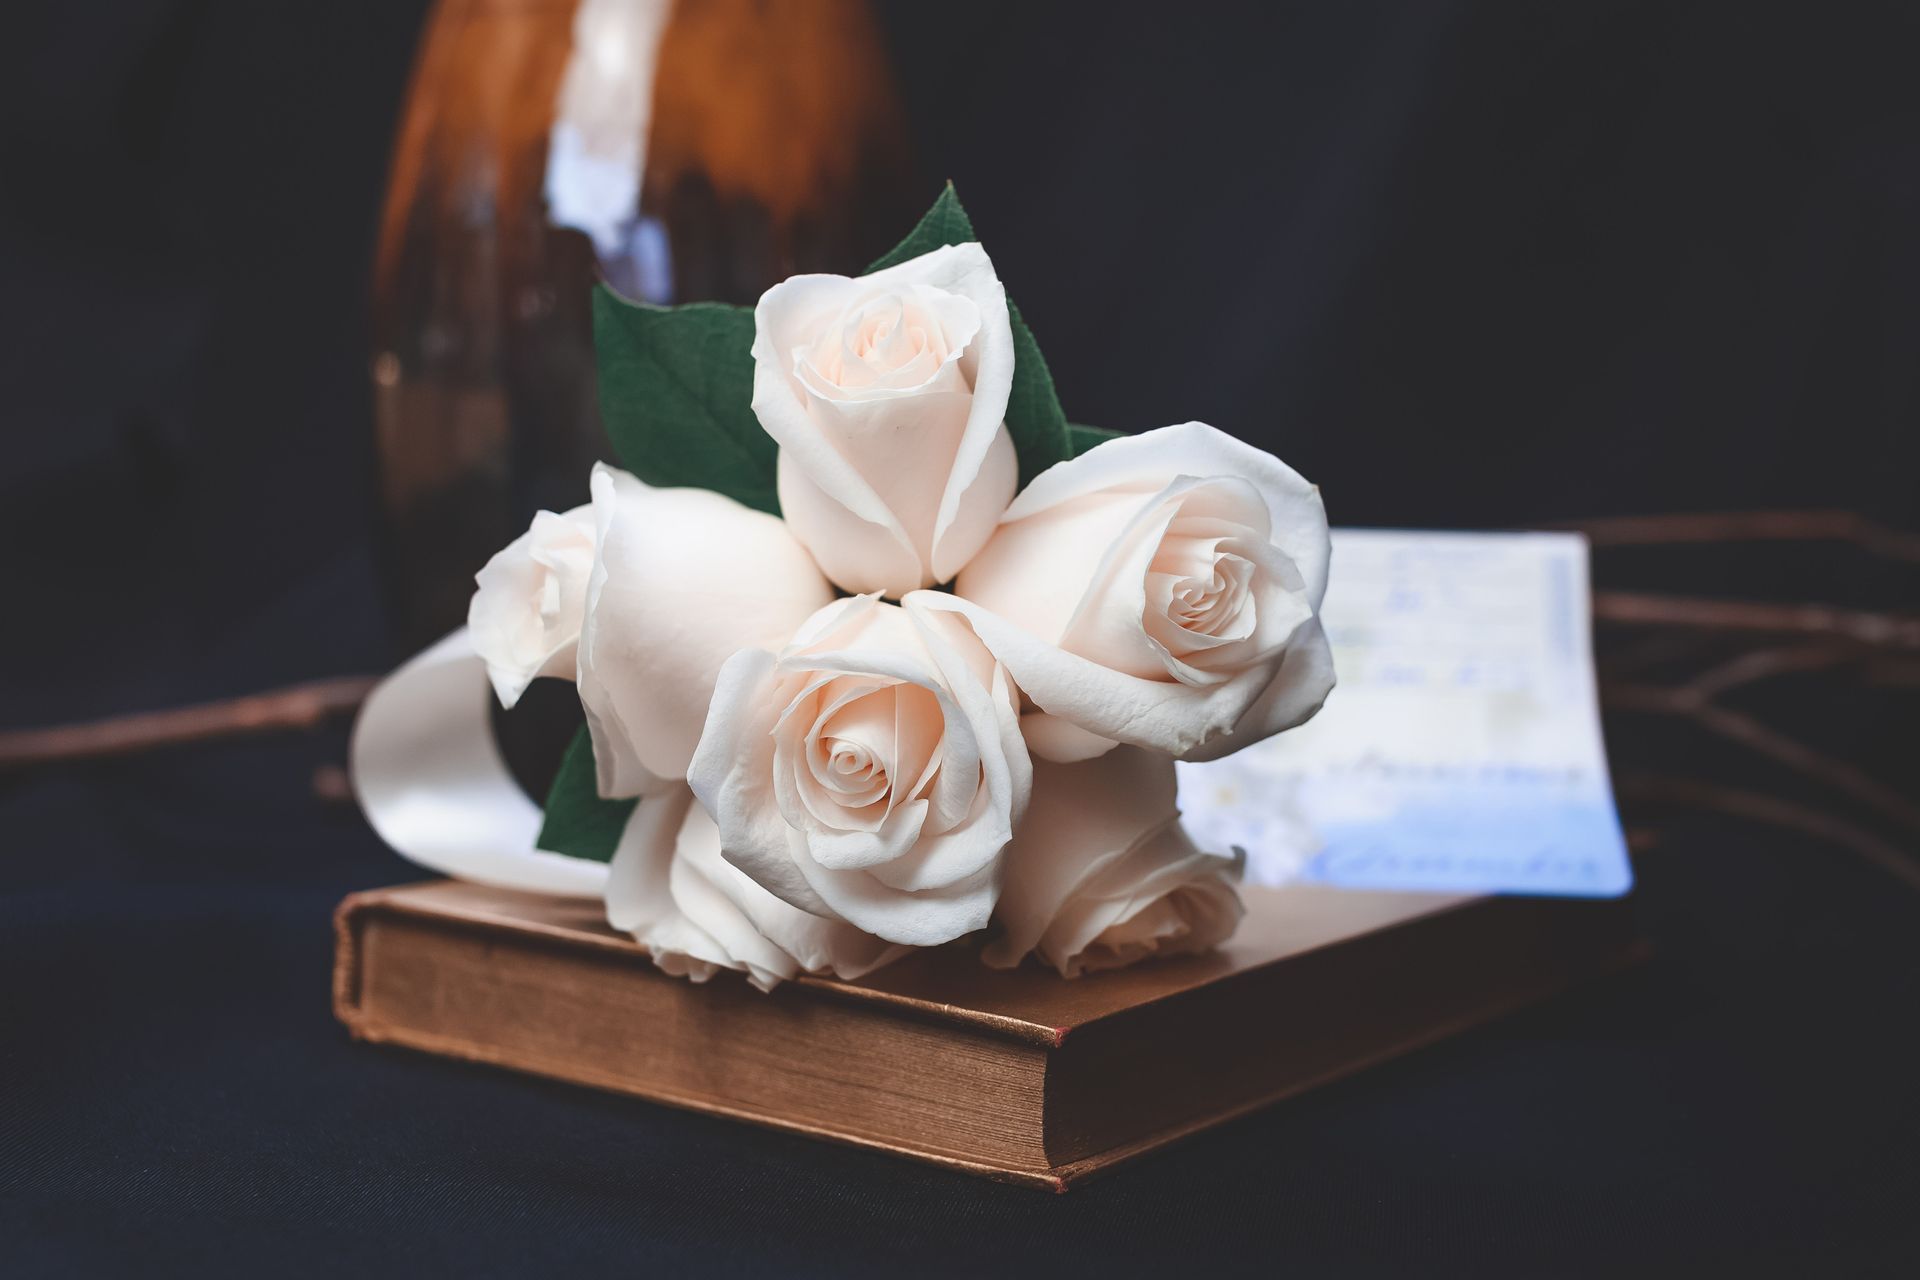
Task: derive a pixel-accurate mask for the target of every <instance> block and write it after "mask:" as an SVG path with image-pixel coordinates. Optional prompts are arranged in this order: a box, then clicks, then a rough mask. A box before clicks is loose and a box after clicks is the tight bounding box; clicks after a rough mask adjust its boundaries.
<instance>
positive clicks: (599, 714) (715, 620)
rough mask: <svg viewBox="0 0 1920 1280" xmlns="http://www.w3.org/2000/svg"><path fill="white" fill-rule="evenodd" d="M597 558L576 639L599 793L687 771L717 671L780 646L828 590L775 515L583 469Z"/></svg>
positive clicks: (632, 788) (606, 470)
mask: <svg viewBox="0 0 1920 1280" xmlns="http://www.w3.org/2000/svg"><path fill="white" fill-rule="evenodd" d="M593 495H594V511H595V515H596V519H597V522H598V528H599V553H598V555H597V556H596V557H595V560H594V566H593V574H592V577H591V578H590V579H589V582H588V587H587V617H586V625H585V627H584V628H583V630H582V632H581V640H580V701H581V704H582V705H583V706H584V707H585V708H586V711H587V721H588V727H589V730H590V731H591V732H592V735H593V747H594V759H595V762H596V764H597V765H598V767H599V784H600V791H601V794H602V795H606V796H627V795H638V794H642V793H644V792H645V791H648V790H652V789H655V788H656V787H657V785H658V782H657V780H658V779H678V778H681V777H684V776H685V774H686V769H687V761H688V760H689V759H690V758H691V756H692V755H693V750H694V745H695V744H696V743H697V742H698V741H699V738H700V733H701V728H702V726H703V725H704V724H705V722H706V713H707V701H708V698H709V696H710V694H711V693H712V690H713V687H714V681H715V679H716V678H717V676H718V673H719V671H720V666H721V664H722V663H723V662H725V661H726V660H727V658H728V657H729V656H730V655H731V654H733V653H734V652H735V651H737V650H740V649H744V648H753V647H770V646H772V645H776V644H780V643H782V642H783V641H785V640H786V638H787V637H788V636H790V635H791V634H792V633H793V630H794V628H795V627H797V626H798V625H799V624H800V623H801V622H802V621H803V620H805V619H806V618H807V617H808V616H809V615H811V614H812V613H813V612H814V611H815V610H817V609H819V608H820V607H821V606H822V605H824V604H826V603H828V602H829V601H830V600H831V599H832V597H833V591H832V588H831V587H830V586H829V585H828V584H827V581H826V579H825V578H823V577H822V576H821V575H820V571H819V570H818V569H816V568H815V567H814V565H813V562H812V560H811V559H810V558H809V557H808V556H807V553H806V550H805V549H804V548H803V547H801V546H800V544H799V543H798V542H796V541H795V540H794V539H793V537H792V535H791V534H790V533H789V532H788V531H787V529H786V526H785V525H783V524H782V523H781V522H780V521H779V520H778V519H776V518H774V517H773V516H769V515H765V514H763V513H761V512H757V511H753V510H750V509H748V508H746V507H743V506H741V505H740V504H739V503H737V502H734V501H733V500H732V499H730V498H726V497H723V496H721V495H720V494H717V493H712V492H709V491H708V490H705V489H655V488H652V487H651V486H649V485H646V484H643V483H641V482H640V481H639V480H637V479H635V478H634V477H633V476H630V475H628V474H626V473H625V472H622V471H615V470H613V469H612V468H610V467H606V466H600V467H596V468H595V469H594V474H593Z"/></svg>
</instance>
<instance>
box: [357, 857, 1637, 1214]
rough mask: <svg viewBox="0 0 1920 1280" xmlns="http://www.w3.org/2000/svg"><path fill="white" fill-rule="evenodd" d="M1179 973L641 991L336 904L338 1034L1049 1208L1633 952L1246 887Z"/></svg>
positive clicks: (1554, 928)
mask: <svg viewBox="0 0 1920 1280" xmlns="http://www.w3.org/2000/svg"><path fill="white" fill-rule="evenodd" d="M1246 905H1247V917H1246V919H1245V921H1244V922H1243V923H1242V925H1241V927H1240V929H1239V931H1238V932H1237V933H1235V934H1234V936H1233V938H1232V939H1231V941H1229V942H1228V943H1226V944H1225V945H1223V946H1222V947H1220V948H1219V949H1218V950H1217V951H1214V952H1211V953H1209V954H1206V955H1199V956H1188V957H1183V958H1178V959H1168V960H1162V961H1157V962H1151V961H1150V962H1147V963H1142V964H1138V965H1135V966H1132V967H1130V968H1125V969H1120V970H1115V971H1112V972H1104V973H1095V974H1091V975H1088V976H1085V977H1083V978H1080V979H1078V980H1075V981H1070V982H1069V981H1062V980H1061V979H1060V978H1059V977H1058V976H1057V975H1056V974H1054V973H1053V972H1052V971H1050V970H1044V969H1041V968H1038V967H1036V966H1033V965H1031V964H1029V965H1027V966H1024V967H1022V968H1020V969H1016V970H1011V971H1007V970H996V969H991V968H988V967H986V966H984V965H982V964H981V963H980V961H979V958H978V957H977V956H976V955H974V954H972V951H973V949H974V947H973V945H972V944H969V943H956V944H951V945H949V946H946V947H940V948H933V949H927V950H920V951H914V952H912V953H910V954H908V955H907V956H905V957H904V958H902V959H900V960H899V961H897V962H895V963H893V964H891V965H888V966H886V967H885V968H882V969H880V970H879V971H877V972H875V973H872V974H870V975H868V976H867V977H865V978H863V979H860V980H859V981H856V982H842V981H836V980H833V979H828V978H819V977H808V976H802V977H800V978H798V979H797V980H795V981H792V982H789V983H786V984H784V985H782V986H781V987H780V988H778V989H777V990H775V991H774V992H772V993H771V994H763V993H761V992H759V991H755V990H753V989H752V988H751V987H749V986H748V985H747V983H746V982H745V981H744V980H743V979H742V978H741V976H740V975H738V974H735V973H721V974H718V975H716V976H715V977H714V978H713V979H712V980H710V981H708V982H706V983H702V984H693V983H689V982H686V981H684V980H681V979H678V978H673V977H669V976H667V975H666V974H663V973H661V972H660V971H659V970H657V969H655V968H654V967H653V965H652V964H651V962H650V961H649V960H648V957H647V953H646V952H645V950H644V949H642V948H641V947H639V946H637V945H636V944H635V943H634V942H633V941H632V940H631V939H629V938H627V937H625V936H623V935H621V934H618V933H616V932H614V931H613V930H612V929H610V928H608V927H607V925H606V924H605V922H604V908H603V906H602V905H601V904H600V903H599V902H596V901H590V900H583V899H578V900H570V899H563V898H554V897H545V896H538V895H532V894H520V893H514V892H510V891H506V890H499V889H491V888H486V887H482V886H479V885H475V884H469V883H462V882H458V881H436V882H431V883H426V884H417V885H408V886H402V887H398V888H391V889H381V890H375V891H372V892H368V893H360V894H355V895H353V896H351V897H349V898H348V899H346V901H344V902H343V903H342V904H341V905H340V909H339V912H338V916H337V926H338V948H339V949H338V953H337V959H336V967H335V972H334V1002H335V1009H336V1012H337V1013H338V1015H339V1017H340V1019H341V1020H342V1021H343V1022H344V1023H345V1024H346V1025H347V1027H348V1029H349V1030H350V1031H351V1032H352V1034H353V1035H354V1036H355V1037H356V1038H358V1039H361V1040H367V1041H371V1042H374V1043H386V1044H396V1045H402V1046H406V1047H409V1048H413V1049H421V1050H426V1051H428V1052H431V1053H440V1054H446V1055H448V1056H451V1057H456V1058H463V1059H467V1060H470V1061H476V1062H486V1063H493V1064H496V1065H499V1066H504V1067H510V1068H513V1069H516V1070H520V1071H527V1072H532V1073H534V1074H538V1075H542V1076H548V1077H552V1078H555V1079H560V1080H567V1081H572V1082H575V1083H579V1084H585V1085H591V1086H594V1087H597V1088H603V1089H611V1090H615V1091H618V1092H622V1093H628V1094H634V1095H637V1096H639V1097H643V1098H648V1099H651V1100H653V1101H656V1102H664V1103H668V1104H671V1105H675V1106H682V1107H689V1108H693V1109H696V1110H700V1111H706V1112H712V1113H715V1114H719V1115H725V1116H731V1117H735V1118H737V1119H742V1120H750V1121H753V1122H756V1123H760V1124H766V1125H773V1126H777V1127H780V1128H784V1129H789V1130H795V1131H799V1132H803V1133H808V1134H813V1135H816V1136H819V1137H825V1138H832V1139H836V1140H839V1141H842V1142H848V1143H853V1144H857V1145H860V1146H865V1147H870V1148H877V1149H880V1150H885V1151H890V1152H894V1153H897V1154H900V1155H905V1156H911V1157H914V1158H917V1159H921V1160H926V1161H931V1162H934V1163H937V1164H942V1165H946V1166H948V1167H951V1168H954V1169H960V1170H965V1171H967V1172H971V1173H976V1174H982V1175H985V1176H988V1177H992V1178H997V1179H1001V1180H1003V1181H1008V1182H1015V1183H1021V1184H1025V1185H1030V1186H1035V1187H1042V1188H1046V1189H1049V1190H1054V1191H1065V1190H1066V1189H1068V1188H1069V1187H1071V1186H1073V1185H1075V1184H1076V1183H1078V1182H1079V1181H1081V1180H1083V1179H1085V1178H1086V1177H1088V1176H1090V1175H1092V1174H1094V1173H1097V1172H1101V1171H1104V1170H1107V1169H1110V1168H1112V1167H1114V1166H1115V1165H1118V1164H1120V1163H1122V1162H1124V1161H1126V1160H1129V1159H1131V1158H1133V1157H1136V1156H1139V1155H1142V1154H1144V1153H1146V1152H1149V1151H1152V1150H1154V1149H1156V1148H1158V1147H1161V1146H1163V1145H1165V1144H1167V1143H1169V1142H1172V1141H1174V1140H1176V1139H1178V1138H1180V1137H1183V1136H1185V1135H1187V1134H1190V1133H1193V1132H1195V1131H1197V1130H1200V1129H1203V1128H1206V1127H1208V1126H1210V1125H1213V1124H1217V1123H1219V1122H1221V1121H1223V1120H1227V1119H1230V1118H1231V1117H1233V1116H1236V1115H1240V1114H1243V1113H1245V1112H1247V1111H1250V1110H1252V1109H1254V1108H1257V1107H1261V1106H1265V1105H1267V1104H1269V1103H1272V1102H1274V1101H1276V1100H1278V1099H1281V1098H1284V1097H1286V1096H1287V1095H1289V1094H1293V1093H1297V1092H1299V1091H1301V1090H1303V1089H1307V1088H1310V1087H1312V1086H1313V1085H1315V1084H1319V1083H1321V1082H1324V1081H1327V1080H1331V1079H1333V1078H1335V1077H1338V1076H1342V1075H1346V1074H1348V1073H1350V1072H1353V1071H1356V1070H1358V1069H1360V1068H1363V1067H1365V1066H1367V1065H1369V1064H1372V1063H1375V1062H1379V1061H1381V1060H1383V1059H1386V1058H1390V1057H1393V1056H1394V1055H1397V1054H1400V1053H1404V1052H1406V1051H1408V1050H1410V1049H1414V1048H1416V1047H1418V1046H1420V1045H1422V1044H1425V1043H1428V1042H1430V1041H1433V1040H1435V1039H1438V1038H1440V1037H1442V1036H1445V1035H1448V1034H1450V1033H1452V1032H1455V1031H1458V1030H1461V1029H1463V1028H1466V1027H1470V1026H1473V1025H1475V1024H1477V1023H1481V1022H1484V1021H1486V1020H1488V1019H1491V1018H1493V1017H1496V1016H1498V1015H1500V1014H1502V1013H1504V1012H1507V1011H1509V1010H1512V1009H1514V1008H1516V1007H1518V1006H1521V1005H1524V1004H1526V1003H1529V1002H1531V1001H1535V1000H1538V999H1540V998H1542V997H1544V996H1547V995H1549V994H1551V993H1553V992H1555V991H1557V990H1559V989H1561V988H1563V987H1564V986H1566V985H1567V984H1568V983H1571V982H1574V981H1576V980H1579V979H1581V978H1583V977H1586V976H1589V975H1594V974H1597V973H1602V972H1606V971H1608V970H1611V969H1614V968H1617V967H1619V966H1621V965H1623V964H1625V963H1626V962H1628V961H1630V960H1631V959H1633V958H1634V957H1635V956H1636V955H1638V954H1639V946H1640V944H1639V943H1638V942H1637V941H1636V938H1635V934H1634V932H1633V929H1632V925H1631V916H1630V914H1629V912H1628V909H1627V908H1626V906H1625V904H1623V903H1619V902H1600V901H1578V900H1565V899H1556V900H1549V899H1531V898H1502V897H1468V898H1462V897H1453V896H1442V895H1436V894H1414V893H1375V892H1351V891H1343V890H1339V889H1333V888H1328V887H1325V886H1320V885H1297V886H1292V887H1288V888H1282V889H1267V888H1249V889H1247V890H1246Z"/></svg>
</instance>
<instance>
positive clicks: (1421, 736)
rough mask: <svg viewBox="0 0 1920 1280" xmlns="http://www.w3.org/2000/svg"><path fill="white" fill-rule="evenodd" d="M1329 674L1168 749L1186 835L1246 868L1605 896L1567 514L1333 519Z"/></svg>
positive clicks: (1607, 801)
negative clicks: (1256, 740)
mask: <svg viewBox="0 0 1920 1280" xmlns="http://www.w3.org/2000/svg"><path fill="white" fill-rule="evenodd" d="M1330 583H1331V585H1330V586H1329V588H1328V591H1327V598H1326V602H1325V604H1324V606H1323V608H1322V611H1321V614H1322V619H1323V621H1324V623H1325V625H1326V628H1327V634H1328V637H1329V639H1330V640H1331V641H1332V644H1333V654H1334V666H1335V670H1336V671H1337V673H1338V676H1339V685H1338V687H1336V688H1335V689H1334V691H1333V694H1332V696H1331V697H1329V698H1328V699H1327V705H1326V706H1325V708H1323V709H1322V710H1321V712H1320V714H1319V715H1318V716H1316V717H1315V718H1314V719H1313V720H1311V721H1309V722H1308V723H1307V724H1305V725H1303V726H1301V727H1300V728H1298V729H1295V730H1292V731H1291V732H1288V733H1283V734H1280V735H1279V736H1277V737H1274V738H1270V739H1268V740H1267V741H1265V742H1263V743H1260V744H1258V745H1257V746H1253V747H1249V748H1247V749H1246V750H1245V751H1241V752H1239V753H1238V754H1236V755H1232V756H1229V757H1227V758H1226V759H1224V760H1217V761H1213V762H1211V763H1207V764H1182V765H1180V766H1179V769H1180V806H1181V809H1182V810H1183V811H1184V814H1185V821H1186V824H1187V827H1188V829H1189V830H1190V831H1191V832H1192V833H1193V835H1194V837H1195V839H1197V840H1198V841H1199V842H1200V843H1201V845H1202V846H1203V847H1206V848H1213V849H1222V850H1224V849H1226V848H1228V847H1238V848H1241V849H1244V850H1245V851H1246V854H1247V879H1248V881H1249V882H1251V883H1255V884H1283V883H1287V882H1291V881H1301V880H1304V881H1312V882H1317V883H1321V884H1331V885H1339V886H1345V887H1349V888H1356V889H1399V890H1432V891H1436V892H1446V893H1521V894H1550V895H1567V896H1578V897H1612V896H1616V895H1619V894H1622V893H1625V892H1626V891H1627V889H1628V888H1629V887H1630V886H1631V885H1632V883H1633V875H1632V871H1631V869H1630V867H1629V865H1628V861H1627V849H1626V841H1625V839H1624V838H1623V837H1622V835H1621V831H1620V819H1619V816H1618V814H1617V813H1616V812H1615V811H1614V807H1613V793H1612V788H1611V786H1610V785H1609V783H1608V780H1607V761H1606V753H1605V750H1604V747H1603V745H1602V739H1601V736H1600V717H1599V709H1598V700H1597V696H1596V686H1595V682H1594V673H1593V650H1592V642H1591V634H1592V633H1591V627H1590V622H1589V612H1588V596H1587V546H1586V542H1585V540H1584V539H1583V538H1581V537H1580V536H1579V535H1577V534H1562V533H1415V532H1393V531H1385V530H1373V529H1336V530H1334V533H1333V568H1332V575H1331V579H1330Z"/></svg>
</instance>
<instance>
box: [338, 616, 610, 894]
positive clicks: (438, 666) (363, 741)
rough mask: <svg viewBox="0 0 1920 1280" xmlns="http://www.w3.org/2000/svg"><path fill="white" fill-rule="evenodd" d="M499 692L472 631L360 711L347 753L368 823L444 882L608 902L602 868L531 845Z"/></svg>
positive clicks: (428, 655) (531, 812)
mask: <svg viewBox="0 0 1920 1280" xmlns="http://www.w3.org/2000/svg"><path fill="white" fill-rule="evenodd" d="M492 697H493V692H492V690H491V688H490V687H489V686H488V684H487V668H486V664H485V663H484V662H482V661H481V660H480V657H479V655H478V654H476V653H474V651H473V644H472V641H471V640H469V638H468V636H467V630H466V628H465V627H462V628H461V629H460V630H458V631H456V632H454V633H453V634H451V635H449V636H447V637H446V638H445V639H444V640H441V641H440V642H439V643H438V644H436V645H434V646H433V647H432V648H429V649H427V650H425V651H424V652H422V653H419V654H417V655H415V656H414V657H413V658H412V659H410V660H409V661H408V662H407V663H406V665H404V666H402V667H401V668H400V669H399V670H398V671H395V672H394V673H393V674H392V675H390V676H388V677H387V678H386V679H385V680H382V681H381V682H380V683H379V685H377V686H376V687H375V688H374V690H373V692H372V693H371V694H370V695H368V697H367V701H366V705H365V706H363V707H362V708H361V709H360V718H359V719H358V720H357V721H356V722H355V723H354V726H353V745H352V747H351V748H350V751H349V760H350V762H351V766H352V774H353V789H354V792H355V794H356V795H357V796H358V797H359V799H360V807H361V808H362V809H363V810H365V811H366V815H367V821H368V822H370V823H372V824H373V829H374V830H375V831H377V832H379V833H380V838H381V839H382V840H385V841H386V842H387V843H388V844H389V845H392V846H393V848H394V850H395V852H397V853H399V854H401V855H402V856H404V857H406V858H410V859H412V860H413V861H414V862H417V863H419V864H420V865H421V866H423V867H426V868H427V869H429V870H431V871H438V872H440V873H441V874H443V875H449V876H456V877H458V878H459V879H462V880H471V881H473V882H474V883H476V884H485V885H492V886H494V887H495V888H500V889H519V890H522V891H525V892H528V893H544V894H549V895H554V896H558V897H567V898H596V899H598V898H601V897H603V896H604V895H605V892H606V886H607V868H606V866H605V865H604V864H602V863H598V862H589V861H585V860H583V859H580V858H569V857H567V856H565V855H564V854H558V853H548V852H546V851H545V850H543V849H537V848H535V847H534V840H535V839H536V838H537V837H538V836H539V834H540V808H539V806H538V805H536V804H534V803H533V801H531V800H529V799H528V798H527V795H526V793H525V792H523V791H522V790H521V789H520V785H519V784H518V783H516V782H515V781H514V780H513V775H512V774H510V773H508V772H507V766H506V762H505V761H504V760H502V759H501V758H500V748H499V746H498V745H497V744H496V743H495V742H494V739H493V723H492V720H491V718H490V717H489V716H488V714H487V708H488V703H489V700H490V699H491V698H492Z"/></svg>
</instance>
